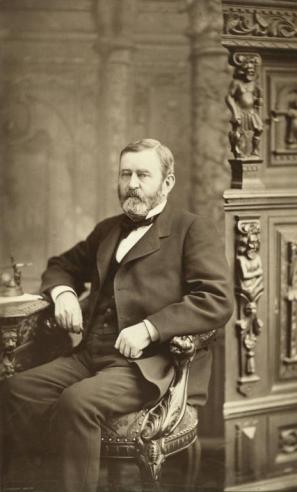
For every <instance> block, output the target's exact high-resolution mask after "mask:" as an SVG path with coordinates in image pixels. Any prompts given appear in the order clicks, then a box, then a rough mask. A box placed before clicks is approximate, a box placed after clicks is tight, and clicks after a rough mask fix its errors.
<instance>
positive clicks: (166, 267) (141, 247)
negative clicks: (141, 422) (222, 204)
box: [41, 203, 232, 404]
mask: <svg viewBox="0 0 297 492" xmlns="http://www.w3.org/2000/svg"><path fill="white" fill-rule="evenodd" d="M122 218H123V214H121V215H118V216H115V217H111V218H108V219H106V220H104V221H102V222H100V223H99V224H97V226H96V227H95V228H94V230H93V231H92V232H91V234H90V235H89V236H88V237H87V238H86V239H85V240H84V241H81V242H79V243H78V244H77V245H75V246H74V247H73V248H71V249H70V250H68V251H66V252H65V253H63V254H62V255H60V256H55V257H53V258H51V259H50V260H49V262H48V266H47V269H46V271H45V272H44V273H43V275H42V287H41V290H42V291H43V292H48V291H50V289H52V288H53V287H55V286H57V285H61V284H63V285H69V286H70V287H72V288H74V289H75V290H76V292H77V293H78V294H80V293H81V292H82V290H83V288H84V283H86V282H91V292H90V298H89V307H88V325H87V326H86V328H85V329H86V331H87V330H88V327H89V326H91V324H92V320H93V317H94V312H95V308H96V303H97V302H98V299H99V298H100V288H101V287H102V285H103V283H104V280H105V278H106V276H107V275H108V266H109V264H110V261H111V258H112V255H113V254H114V250H115V247H116V244H117V243H118V241H119V238H120V234H121V220H122ZM114 296H115V305H116V311H117V318H118V328H119V330H122V329H123V328H126V327H128V326H131V325H134V324H137V323H139V322H141V321H142V320H143V319H148V320H150V321H151V322H152V323H153V324H154V326H155V327H156V328H157V330H158V332H159V336H160V339H159V341H158V342H155V343H153V344H151V345H150V346H149V347H148V348H147V349H146V350H145V351H144V354H143V357H141V358H139V359H137V360H134V361H132V360H131V363H136V364H137V365H138V367H139V369H140V370H141V372H142V374H143V375H144V377H145V378H146V379H147V380H149V381H151V382H153V383H154V384H156V385H157V386H158V387H159V390H160V393H161V394H163V393H164V391H165V390H166V388H167V387H168V385H169V384H170V381H171V380H172V377H173V374H174V369H173V366H172V362H171V358H170V355H169V352H168V341H169V340H170V339H171V338H172V337H173V336H176V335H187V334H199V333H205V332H207V331H209V330H212V329H218V328H221V327H222V326H224V324H225V323H226V322H227V320H228V319H229V317H230V315H231V312H232V292H231V281H230V275H229V268H228V265H227V262H226V259H225V254H224V246H223V243H222V240H221V238H220V236H219V234H218V232H217V231H216V229H215V228H214V226H213V225H212V224H211V221H210V219H209V218H208V217H203V216H200V215H196V214H192V213H190V212H188V211H182V210H178V209H174V208H173V207H172V206H171V205H170V204H169V203H167V205H166V207H165V209H164V211H163V212H162V213H161V214H160V215H159V216H158V217H157V218H156V220H155V222H154V225H153V226H152V227H151V228H150V229H149V230H148V231H147V232H146V234H145V235H144V236H143V237H142V238H141V239H140V240H139V242H138V243H136V244H135V245H134V246H133V248H132V249H131V250H130V251H129V252H128V253H127V255H126V256H125V257H124V258H123V260H122V261H121V264H120V267H119V269H118V271H117V273H116V275H115V279H114ZM210 364H211V355H210V351H208V350H207V349H206V350H200V351H198V353H197V356H196V360H195V361H194V363H193V364H192V367H191V372H190V379H189V399H190V401H191V402H192V403H197V404H203V403H204V402H205V400H206V395H207V387H208V381H209V376H210Z"/></svg>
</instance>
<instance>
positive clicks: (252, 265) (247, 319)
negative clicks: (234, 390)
mask: <svg viewBox="0 0 297 492" xmlns="http://www.w3.org/2000/svg"><path fill="white" fill-rule="evenodd" d="M236 236H237V237H236V275H237V278H236V289H235V292H236V297H237V302H238V319H237V321H236V328H237V334H238V341H239V378H238V391H239V392H240V393H242V394H243V395H245V396H248V395H249V394H250V392H251V388H252V386H251V383H255V382H257V381H259V379H260V378H259V376H258V375H257V373H256V360H255V357H256V354H255V349H256V345H257V338H258V336H259V335H260V333H261V330H262V327H263V323H262V321H261V320H260V319H259V317H258V312H257V309H258V301H259V299H260V297H261V295H262V293H263V290H264V285H263V268H262V260H261V257H260V254H259V249H260V221H259V219H258V218H255V217H244V218H240V217H237V218H236Z"/></svg>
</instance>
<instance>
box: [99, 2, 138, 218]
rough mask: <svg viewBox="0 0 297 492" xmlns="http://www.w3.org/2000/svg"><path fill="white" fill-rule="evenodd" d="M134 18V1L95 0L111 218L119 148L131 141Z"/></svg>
mask: <svg viewBox="0 0 297 492" xmlns="http://www.w3.org/2000/svg"><path fill="white" fill-rule="evenodd" d="M136 15H137V0H109V1H108V2H106V1H105V0H97V25H98V43H97V50H98V52H99V54H100V56H101V74H102V81H101V93H100V114H99V131H100V137H101V138H100V140H101V151H100V156H98V159H100V161H101V163H102V167H103V168H104V169H105V174H104V184H103V186H102V184H100V183H99V187H100V190H101V191H100V193H101V192H102V190H104V191H103V192H104V193H105V200H104V202H105V207H106V209H105V211H104V213H102V211H100V213H101V215H105V216H106V215H111V214H113V213H115V212H116V211H117V210H118V209H117V207H116V205H117V201H116V199H115V197H116V190H117V175H118V158H119V152H120V150H121V149H122V147H123V146H124V145H125V144H127V143H128V141H130V139H131V137H130V136H129V133H128V129H129V119H130V115H131V104H130V101H131V71H132V56H133V50H134V45H133V30H134V26H135V18H136Z"/></svg>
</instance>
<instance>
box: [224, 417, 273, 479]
mask: <svg viewBox="0 0 297 492" xmlns="http://www.w3.org/2000/svg"><path fill="white" fill-rule="evenodd" d="M225 425H226V426H225V442H226V461H227V463H228V466H227V469H226V483H228V484H229V485H234V486H235V485H236V484H240V483H243V482H252V481H254V480H257V479H259V477H260V476H261V474H263V471H264V466H265V465H264V461H265V456H266V441H265V436H266V432H267V428H266V419H265V417H263V416H261V415H260V416H255V417H253V416H249V417H248V416H247V417H244V418H237V419H234V420H228V421H227V422H226V424H225Z"/></svg>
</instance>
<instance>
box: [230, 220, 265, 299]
mask: <svg viewBox="0 0 297 492" xmlns="http://www.w3.org/2000/svg"><path fill="white" fill-rule="evenodd" d="M240 232H241V234H240V236H239V244H238V248H237V255H236V260H237V266H238V279H239V285H238V287H239V290H240V292H241V294H242V295H244V296H245V297H246V299H247V300H248V301H249V302H256V301H257V300H258V299H259V297H260V295H261V294H262V292H263V289H264V286H263V268H262V262H261V257H260V254H259V249H260V238H259V233H260V228H259V226H258V224H257V223H250V224H249V226H247V224H243V226H242V227H241V231H240Z"/></svg>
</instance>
